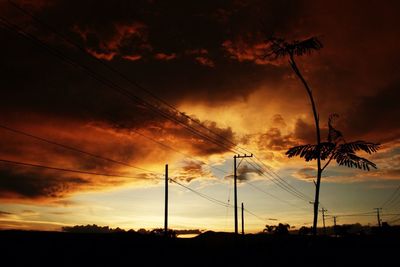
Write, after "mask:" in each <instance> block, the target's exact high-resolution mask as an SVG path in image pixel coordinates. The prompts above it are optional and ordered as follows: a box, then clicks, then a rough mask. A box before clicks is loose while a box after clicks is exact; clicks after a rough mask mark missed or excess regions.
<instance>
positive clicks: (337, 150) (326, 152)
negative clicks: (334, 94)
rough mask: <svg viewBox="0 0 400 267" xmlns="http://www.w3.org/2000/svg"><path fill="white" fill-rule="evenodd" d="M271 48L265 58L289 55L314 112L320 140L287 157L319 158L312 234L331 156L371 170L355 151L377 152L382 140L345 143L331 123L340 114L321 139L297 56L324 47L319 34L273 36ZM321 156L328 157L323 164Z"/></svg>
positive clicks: (315, 230)
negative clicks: (301, 37)
mask: <svg viewBox="0 0 400 267" xmlns="http://www.w3.org/2000/svg"><path fill="white" fill-rule="evenodd" d="M269 41H270V50H269V51H268V53H266V54H265V57H266V58H271V59H278V58H284V57H288V58H289V64H290V66H291V67H292V69H293V71H294V73H295V74H296V75H297V77H298V78H299V79H300V81H301V82H302V84H303V86H304V88H305V89H306V92H307V94H308V97H309V99H310V102H311V107H312V111H313V116H314V122H315V130H316V139H317V144H315V145H304V146H297V147H293V148H291V149H289V150H288V151H287V153H286V154H287V155H288V157H289V158H290V157H293V156H300V157H302V158H305V160H306V161H310V160H317V181H316V183H315V199H314V220H313V235H316V234H317V222H318V205H319V189H320V185H321V177H322V172H323V171H324V170H325V168H326V167H327V166H328V165H329V163H330V162H331V160H332V159H335V160H336V161H337V163H338V164H339V165H346V166H348V167H357V168H359V169H364V170H369V167H370V166H371V167H373V168H376V165H375V164H374V163H372V162H371V161H368V160H367V159H364V158H361V157H358V156H357V155H356V154H355V153H356V151H358V150H363V151H365V152H367V153H372V152H376V150H377V149H378V148H379V144H374V143H368V142H364V141H356V142H351V143H346V142H345V141H344V138H343V135H342V134H341V133H340V131H338V130H336V129H335V128H333V126H332V121H333V118H334V117H336V116H337V115H333V116H330V118H329V134H328V140H327V142H323V143H322V142H321V131H320V127H319V115H318V112H317V108H316V104H315V101H314V97H313V93H312V90H311V88H310V86H309V85H308V84H307V81H306V80H305V79H304V77H303V75H302V74H301V72H300V69H299V68H298V66H297V64H296V61H295V57H296V56H303V55H305V54H311V53H312V52H314V51H317V50H319V49H321V48H322V47H323V45H322V43H321V41H320V40H318V38H316V37H311V38H308V39H305V40H301V41H299V40H295V41H292V42H287V41H285V40H284V39H280V38H270V39H269ZM321 160H327V162H326V163H325V165H324V166H323V167H322V165H321Z"/></svg>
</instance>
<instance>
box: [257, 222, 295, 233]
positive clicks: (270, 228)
mask: <svg viewBox="0 0 400 267" xmlns="http://www.w3.org/2000/svg"><path fill="white" fill-rule="evenodd" d="M289 229H290V225H289V224H283V223H279V224H278V225H268V224H267V225H266V226H265V229H264V230H263V232H264V233H269V234H275V235H288V234H289Z"/></svg>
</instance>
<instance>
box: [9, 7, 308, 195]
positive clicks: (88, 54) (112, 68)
mask: <svg viewBox="0 0 400 267" xmlns="http://www.w3.org/2000/svg"><path fill="white" fill-rule="evenodd" d="M8 2H9V3H10V4H11V5H13V6H14V7H15V8H17V9H18V10H20V11H21V12H23V13H24V14H25V15H28V16H30V17H31V18H32V19H34V20H35V21H36V22H38V23H39V24H41V25H42V26H44V27H46V28H48V29H50V30H51V31H52V32H53V33H55V34H56V35H58V36H59V37H60V38H61V39H63V40H64V41H66V42H68V43H70V44H71V45H73V46H74V47H76V48H77V49H78V50H80V51H81V52H83V53H84V54H85V55H87V56H89V57H90V58H91V59H93V60H95V61H96V62H98V63H100V64H101V65H103V66H105V67H106V68H107V69H109V70H110V71H112V72H113V73H115V74H118V75H119V76H120V77H122V78H123V79H124V80H126V81H128V82H129V83H130V84H131V85H133V86H135V87H136V88H138V89H140V90H142V91H144V92H146V93H147V94H148V95H150V96H151V97H153V98H154V99H156V100H157V101H159V102H161V103H163V104H164V105H166V106H168V107H169V108H171V109H172V110H174V111H175V112H178V114H180V115H181V116H184V117H185V118H187V119H189V120H190V121H192V122H194V123H196V124H198V125H199V126H201V127H202V128H203V129H206V130H207V131H209V132H210V133H212V134H214V135H215V136H218V137H220V138H222V139H223V140H225V141H226V142H228V143H229V144H231V145H233V146H234V147H238V148H239V149H241V150H243V151H247V152H249V153H251V152H250V151H249V150H247V149H244V148H242V147H240V146H238V145H237V144H235V143H233V142H232V141H231V140H229V139H227V138H226V137H225V136H222V135H220V134H218V133H216V132H215V131H213V130H211V129H209V128H208V127H206V126H204V125H203V124H202V123H200V122H199V121H197V120H196V119H193V118H191V117H190V116H188V115H187V114H185V113H183V112H181V111H179V110H178V109H177V108H175V107H174V106H172V105H171V104H169V103H168V102H166V101H165V100H163V99H161V98H160V97H158V96H157V95H155V94H154V93H152V92H151V91H150V90H148V89H146V88H144V87H143V86H141V85H140V84H139V83H137V82H136V81H134V80H132V79H131V78H129V77H127V76H126V75H125V74H123V73H122V72H120V71H118V70H117V69H115V68H114V67H113V66H111V65H110V64H107V63H106V62H104V61H103V60H100V59H98V58H96V57H95V56H93V55H92V54H90V53H88V52H87V50H86V49H85V48H84V47H82V46H80V45H79V44H77V43H76V42H75V41H73V40H71V38H69V37H67V36H66V35H65V34H63V33H61V32H60V31H58V30H57V29H55V28H54V27H52V26H51V25H49V24H48V23H46V22H45V21H43V20H42V19H40V18H38V17H37V16H35V15H34V14H32V13H31V12H29V11H27V10H26V9H24V8H22V7H21V6H20V5H18V4H16V3H15V2H13V1H11V0H9V1H8ZM185 125H187V124H185ZM203 138H204V136H203ZM207 138H208V136H207ZM212 142H213V141H212ZM220 144H221V143H220ZM224 145H225V144H224ZM225 148H226V147H225ZM235 153H236V151H235ZM256 159H257V160H258V161H260V162H261V163H262V164H263V165H264V166H265V167H267V166H266V165H265V164H264V163H263V162H262V161H261V160H260V159H258V158H256ZM267 169H268V167H267ZM270 171H271V172H272V173H273V174H274V175H275V176H276V177H277V178H278V179H279V180H281V181H282V182H283V183H284V184H286V186H287V187H289V188H291V190H293V191H295V192H297V193H298V194H300V195H303V196H305V195H304V194H303V193H301V192H300V191H298V190H297V189H295V188H293V187H292V186H291V185H290V184H288V183H287V182H286V181H285V180H283V179H282V178H281V177H279V176H278V175H277V174H276V173H274V172H273V171H272V170H270ZM305 197H306V196H305Z"/></svg>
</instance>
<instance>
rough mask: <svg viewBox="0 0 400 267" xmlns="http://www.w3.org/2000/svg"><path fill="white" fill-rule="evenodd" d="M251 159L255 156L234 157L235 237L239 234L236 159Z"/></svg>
mask: <svg viewBox="0 0 400 267" xmlns="http://www.w3.org/2000/svg"><path fill="white" fill-rule="evenodd" d="M251 157H253V154H251V155H246V154H244V155H235V156H233V167H234V168H233V169H234V172H233V179H234V197H235V213H234V216H235V235H237V234H238V214H237V167H238V166H236V159H240V158H251Z"/></svg>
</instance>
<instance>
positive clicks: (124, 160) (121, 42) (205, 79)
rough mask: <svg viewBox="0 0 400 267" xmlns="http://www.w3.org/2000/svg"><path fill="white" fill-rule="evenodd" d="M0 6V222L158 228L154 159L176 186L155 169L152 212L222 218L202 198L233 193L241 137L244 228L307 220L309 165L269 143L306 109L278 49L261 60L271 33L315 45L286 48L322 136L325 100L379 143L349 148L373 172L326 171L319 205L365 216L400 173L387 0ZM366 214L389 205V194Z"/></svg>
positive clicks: (58, 1)
mask: <svg viewBox="0 0 400 267" xmlns="http://www.w3.org/2000/svg"><path fill="white" fill-rule="evenodd" d="M13 3H14V4H11V3H10V2H9V1H2V2H0V17H1V20H0V22H1V23H0V24H1V27H0V35H1V40H2V41H1V43H0V48H1V50H2V51H3V53H2V60H1V63H0V70H1V72H0V73H1V81H2V82H1V93H2V97H1V98H0V113H1V116H0V160H2V161H1V162H0V228H2V229H10V228H12V229H16V228H17V229H39V230H60V229H61V227H62V226H71V225H82V224H85V225H86V224H97V225H108V226H110V227H120V228H124V229H135V230H137V229H140V228H146V229H152V228H159V227H163V224H164V221H163V220H164V217H163V216H164V180H163V179H164V170H165V164H168V166H169V177H170V178H172V179H174V180H175V181H177V182H178V183H180V184H181V185H183V186H181V185H179V184H177V183H174V182H171V183H169V190H170V191H169V226H170V227H171V228H174V229H201V230H215V231H233V229H234V228H233V227H234V222H233V209H232V207H226V206H224V205H220V204H221V202H223V203H228V204H229V205H233V156H234V155H235V153H245V152H246V151H247V152H246V153H250V152H251V153H253V154H254V155H255V156H256V158H254V157H253V158H246V159H244V160H243V161H241V162H240V165H239V167H238V180H239V182H238V203H239V204H240V203H242V202H243V203H244V205H245V208H246V210H247V211H248V212H247V213H246V214H245V221H246V223H245V225H246V231H247V232H259V231H262V230H263V228H264V226H265V225H266V224H277V223H278V222H282V223H289V224H290V225H292V226H295V227H301V226H310V225H311V222H312V205H311V204H310V203H309V202H310V201H312V200H313V198H314V190H315V187H314V183H313V181H314V177H315V172H316V163H315V162H305V161H303V160H302V159H299V158H290V159H289V158H287V156H286V155H285V152H286V151H287V150H288V149H289V148H290V147H293V146H297V145H302V144H313V143H315V126H314V124H313V123H314V122H313V117H312V110H311V105H310V102H309V99H308V96H307V94H306V91H305V90H304V88H303V87H302V84H301V82H300V81H299V79H298V78H297V77H296V76H295V74H294V73H293V71H292V70H291V68H290V65H289V64H288V61H287V59H284V58H283V59H279V60H273V59H271V58H266V57H265V56H264V55H265V54H266V53H267V52H268V47H269V45H268V44H269V43H268V38H269V37H271V36H277V37H280V38H284V39H286V40H302V39H305V38H309V37H311V36H316V37H318V38H319V39H320V40H321V42H322V43H323V48H322V49H321V50H319V51H315V52H314V53H312V54H310V55H305V56H302V57H296V62H297V64H298V65H299V68H300V70H301V71H302V73H303V75H304V77H305V79H306V80H307V81H308V83H309V85H310V87H311V88H312V90H313V94H314V97H315V100H316V105H317V109H318V113H319V116H320V124H321V129H322V135H323V138H324V139H325V138H326V134H327V127H328V126H327V120H328V117H329V115H330V114H333V113H336V114H338V115H339V117H338V119H337V120H336V121H335V127H336V128H338V129H340V131H342V132H343V134H344V136H345V140H346V141H355V140H365V141H369V142H374V143H380V144H381V148H380V150H379V151H378V153H376V154H373V155H362V154H361V155H362V156H365V157H367V158H368V159H369V160H371V161H373V162H375V163H376V164H377V166H378V169H372V170H371V171H369V172H366V171H362V170H358V169H349V168H346V167H343V166H337V164H336V162H332V163H331V164H330V166H329V167H328V168H327V169H326V171H325V172H324V174H323V178H322V185H321V195H320V201H321V204H322V206H323V207H324V208H326V209H327V210H328V212H327V214H329V215H346V214H347V215H349V214H355V213H370V214H367V216H347V217H346V216H343V217H338V221H337V222H338V223H339V224H342V223H355V222H359V223H362V224H371V225H375V224H376V217H375V216H374V214H373V212H374V210H373V208H377V207H381V206H382V204H383V203H385V201H386V200H387V199H388V197H390V195H391V194H393V192H395V190H396V188H397V187H398V186H399V185H400V183H399V182H400V127H399V124H398V121H399V115H400V108H399V105H398V103H397V102H398V99H399V96H400V90H399V86H400V75H399V73H400V72H399V64H398V62H399V60H400V55H399V53H398V47H400V27H398V26H399V23H398V12H399V8H400V4H399V3H398V2H397V1H316V0H307V1H269V0H268V1H256V0H237V1H235V0H234V1H175V0H174V1H155V0H146V1H144V0H143V1H100V2H99V1H89V0H88V1H75V2H71V1H66V0H55V1H49V0H40V1H39V0H36V1H31V0H19V1H14V2H13ZM171 107H174V108H175V109H172V108H171ZM188 116H189V117H188ZM185 125H189V127H188V126H185ZM210 139H212V140H211V141H210ZM46 140H47V141H46ZM60 144H61V146H60ZM221 144H222V145H221ZM71 148H73V149H71ZM243 149H246V151H245V150H243ZM77 150H79V151H77ZM82 152H85V153H82ZM10 161H11V162H10ZM16 162H19V164H16ZM261 162H262V163H263V164H265V165H262V166H264V167H265V168H267V167H268V172H266V173H264V174H260V171H259V169H257V166H256V164H259V165H260V164H261ZM21 163H22V165H21ZM23 164H25V165H23ZM29 164H30V166H27V165H29ZM32 165H35V166H32ZM38 166H47V167H51V168H53V169H49V168H43V167H38ZM61 169H62V170H61ZM70 170H75V172H71V171H70ZM76 171H78V172H76ZM96 174H97V175H96ZM99 174H101V175H99ZM104 174H108V176H106V175H104ZM282 180H283V181H284V182H282ZM277 184H279V185H280V186H279V185H277ZM282 184H283V185H284V186H282ZM184 186H186V187H188V188H190V189H193V190H195V192H197V193H200V194H204V195H206V196H207V197H211V198H212V199H211V201H210V198H208V199H205V198H204V197H201V196H199V195H198V194H196V193H193V192H192V191H191V190H190V189H188V188H185V187H184ZM282 187H283V188H282ZM288 188H289V189H288ZM294 190H295V192H293V191H294ZM288 191H291V192H288ZM296 192H297V193H296ZM298 192H301V193H298ZM299 194H300V195H299ZM204 195H202V196H204ZM215 199H216V200H218V201H221V202H219V203H215V201H213V200H215ZM382 212H383V214H384V217H383V220H387V221H388V220H390V219H393V218H396V217H393V216H394V215H389V214H397V213H400V212H399V203H397V202H396V203H391V205H388V207H384V209H383V210H382ZM385 213H386V214H388V215H385ZM326 223H327V224H328V225H331V224H333V221H332V218H331V217H328V218H327V221H326Z"/></svg>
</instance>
